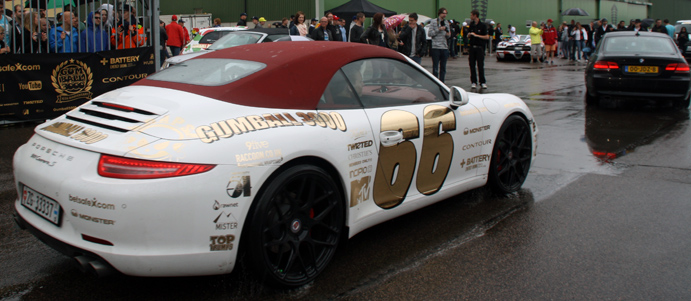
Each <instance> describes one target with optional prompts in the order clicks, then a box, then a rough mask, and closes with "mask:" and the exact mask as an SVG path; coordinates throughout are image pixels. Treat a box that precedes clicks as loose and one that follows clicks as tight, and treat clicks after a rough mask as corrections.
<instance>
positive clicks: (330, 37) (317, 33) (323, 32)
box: [310, 17, 334, 41]
mask: <svg viewBox="0 0 691 301" xmlns="http://www.w3.org/2000/svg"><path fill="white" fill-rule="evenodd" d="M328 25H329V19H328V18H327V17H322V18H321V20H320V21H319V27H317V28H315V29H314V30H312V33H311V34H310V35H311V37H312V40H315V41H334V34H333V33H332V32H331V30H329V26H328Z"/></svg>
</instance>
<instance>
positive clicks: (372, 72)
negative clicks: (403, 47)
mask: <svg viewBox="0 0 691 301" xmlns="http://www.w3.org/2000/svg"><path fill="white" fill-rule="evenodd" d="M343 72H344V73H345V75H346V76H347V77H348V81H349V82H350V83H351V85H352V87H354V89H355V93H356V94H357V95H358V97H359V98H360V101H361V102H362V105H363V106H365V107H366V108H373V107H389V106H405V105H410V104H418V103H429V102H439V101H444V100H446V99H448V97H447V96H448V93H447V92H446V90H445V89H444V88H443V87H442V86H440V85H438V84H437V83H436V82H434V81H433V80H432V79H430V78H429V77H427V75H426V74H424V73H422V72H420V71H419V70H417V69H415V68H413V67H412V66H410V65H408V64H405V63H403V62H400V61H395V60H390V59H368V60H361V61H357V62H353V63H350V64H348V65H346V66H344V67H343Z"/></svg>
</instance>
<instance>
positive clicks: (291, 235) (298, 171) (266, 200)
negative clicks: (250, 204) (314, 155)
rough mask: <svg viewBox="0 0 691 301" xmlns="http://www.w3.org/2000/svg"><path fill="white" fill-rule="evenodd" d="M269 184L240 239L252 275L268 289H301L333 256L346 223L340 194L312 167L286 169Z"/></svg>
mask: <svg viewBox="0 0 691 301" xmlns="http://www.w3.org/2000/svg"><path fill="white" fill-rule="evenodd" d="M270 181H271V182H269V183H268V184H267V185H268V186H267V187H266V189H264V191H263V192H262V194H261V196H259V199H257V200H255V201H256V202H257V203H256V205H255V206H254V208H253V210H252V212H251V213H250V216H249V218H250V220H249V224H248V227H249V228H248V229H247V231H245V232H244V235H243V238H244V239H247V245H246V248H245V250H246V252H247V253H246V255H247V259H248V264H249V268H250V272H252V273H253V274H255V275H256V276H258V278H259V280H260V281H264V282H266V283H267V284H269V285H272V286H278V287H296V286H302V285H305V284H307V283H309V282H310V281H312V280H314V279H315V278H316V277H317V275H319V273H321V272H322V271H323V270H324V268H325V267H326V266H327V264H328V263H329V262H330V261H331V259H332V257H333V255H334V253H335V252H336V248H337V246H338V242H339V239H340V238H341V232H342V230H343V225H344V209H343V206H344V205H343V204H344V203H343V200H342V196H341V192H340V190H339V189H338V187H337V186H336V184H335V181H334V180H333V179H332V178H331V176H330V175H329V174H328V173H327V172H325V171H324V170H323V169H321V168H319V167H316V166H311V165H297V166H293V167H290V168H288V169H286V170H284V171H283V172H281V173H280V174H279V175H278V176H276V177H275V178H273V179H271V180H270ZM245 235H246V236H245Z"/></svg>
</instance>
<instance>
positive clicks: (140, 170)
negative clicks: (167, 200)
mask: <svg viewBox="0 0 691 301" xmlns="http://www.w3.org/2000/svg"><path fill="white" fill-rule="evenodd" d="M214 167H216V165H210V164H190V163H176V162H158V161H148V160H139V159H130V158H123V157H115V156H109V155H101V159H100V160H99V161H98V174H99V175H100V176H102V177H107V178H120V179H158V178H169V177H180V176H188V175H193V174H198V173H203V172H207V171H209V170H211V169H213V168H214Z"/></svg>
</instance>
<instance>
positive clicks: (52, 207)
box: [21, 186, 62, 226]
mask: <svg viewBox="0 0 691 301" xmlns="http://www.w3.org/2000/svg"><path fill="white" fill-rule="evenodd" d="M21 202H22V206H24V207H26V208H27V209H29V210H31V211H33V212H34V213H36V214H38V215H40V216H41V217H43V218H45V219H47V220H48V221H49V222H51V223H53V224H55V225H58V226H59V225H60V213H61V210H62V209H60V204H58V202H57V201H55V200H53V199H51V198H49V197H47V196H45V195H42V194H40V193H38V192H37V191H36V190H33V189H31V188H29V187H27V186H23V188H22V201H21Z"/></svg>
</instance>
